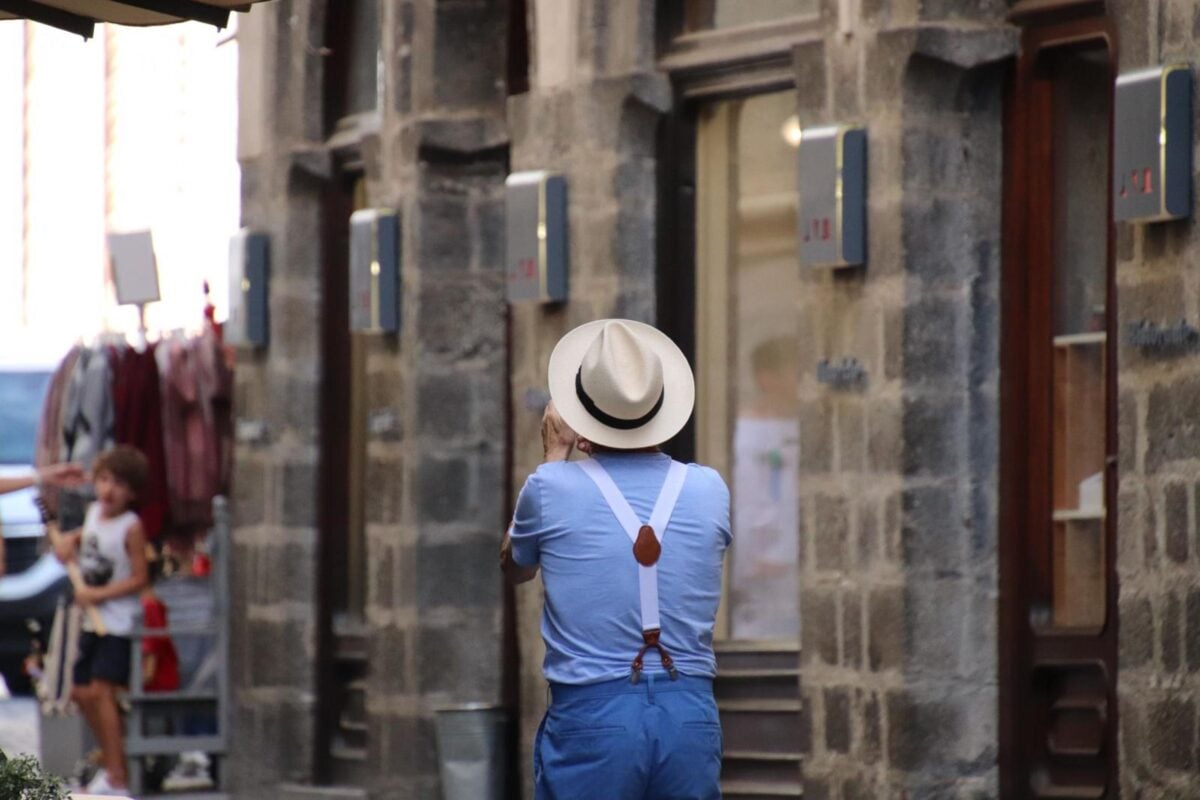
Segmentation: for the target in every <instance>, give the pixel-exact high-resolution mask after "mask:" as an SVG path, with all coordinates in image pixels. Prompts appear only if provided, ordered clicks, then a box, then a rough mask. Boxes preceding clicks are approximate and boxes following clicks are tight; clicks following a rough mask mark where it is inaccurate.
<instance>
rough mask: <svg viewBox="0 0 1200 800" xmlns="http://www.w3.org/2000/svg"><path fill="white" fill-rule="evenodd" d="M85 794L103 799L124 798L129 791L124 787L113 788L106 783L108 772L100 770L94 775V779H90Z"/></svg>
mask: <svg viewBox="0 0 1200 800" xmlns="http://www.w3.org/2000/svg"><path fill="white" fill-rule="evenodd" d="M87 793H88V794H95V795H100V796H103V797H125V796H126V795H128V794H129V789H127V788H126V787H124V786H122V787H120V788H117V787H116V786H113V785H112V784H111V783H109V781H108V770H105V769H102V770H100V771H99V772H97V773H96V777H94V778H92V780H91V783H89V784H88V785H87Z"/></svg>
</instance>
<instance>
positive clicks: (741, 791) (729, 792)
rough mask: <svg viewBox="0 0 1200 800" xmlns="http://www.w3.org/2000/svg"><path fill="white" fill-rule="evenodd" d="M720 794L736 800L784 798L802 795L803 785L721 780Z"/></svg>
mask: <svg viewBox="0 0 1200 800" xmlns="http://www.w3.org/2000/svg"><path fill="white" fill-rule="evenodd" d="M721 794H722V795H723V796H724V797H728V798H735V797H736V798H738V800H786V798H792V797H803V796H804V787H803V786H802V785H801V784H800V782H799V781H797V782H796V783H774V782H771V783H768V782H763V781H721Z"/></svg>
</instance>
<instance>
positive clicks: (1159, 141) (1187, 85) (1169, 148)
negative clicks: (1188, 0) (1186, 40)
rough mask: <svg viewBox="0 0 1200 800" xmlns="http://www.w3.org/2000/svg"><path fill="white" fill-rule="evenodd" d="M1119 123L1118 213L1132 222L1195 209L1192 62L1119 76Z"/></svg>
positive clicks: (1115, 157) (1116, 159) (1115, 212)
mask: <svg viewBox="0 0 1200 800" xmlns="http://www.w3.org/2000/svg"><path fill="white" fill-rule="evenodd" d="M1115 103H1116V107H1115V109H1114V114H1113V118H1114V123H1113V127H1114V129H1113V217H1114V218H1115V219H1117V220H1125V221H1129V222H1159V221H1162V220H1169V219H1182V218H1184V217H1188V216H1191V213H1192V68H1191V66H1190V65H1188V64H1170V65H1168V66H1162V67H1151V68H1149V69H1142V70H1137V71H1136V72H1127V73H1125V74H1124V75H1121V76H1120V77H1119V78H1117V90H1116V100H1115Z"/></svg>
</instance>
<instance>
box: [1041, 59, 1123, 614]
mask: <svg viewBox="0 0 1200 800" xmlns="http://www.w3.org/2000/svg"><path fill="white" fill-rule="evenodd" d="M1049 68H1050V69H1051V70H1052V71H1053V87H1054V88H1053V95H1052V96H1053V100H1052V102H1053V112H1052V113H1053V117H1052V119H1053V125H1054V135H1053V142H1052V147H1053V164H1054V167H1053V183H1054V189H1053V191H1054V219H1053V237H1054V239H1053V241H1054V274H1053V280H1052V285H1053V298H1052V312H1051V313H1052V323H1051V324H1052V330H1053V353H1054V355H1053V360H1052V364H1051V370H1052V376H1053V378H1052V380H1053V385H1052V395H1053V411H1052V413H1053V420H1052V426H1053V428H1052V430H1053V438H1052V442H1051V452H1052V455H1051V475H1052V480H1053V486H1052V490H1051V496H1052V498H1053V511H1052V513H1053V520H1052V524H1053V537H1052V538H1053V544H1052V547H1053V553H1052V563H1053V602H1052V624H1053V626H1054V627H1055V628H1065V629H1071V628H1075V629H1096V628H1100V627H1102V626H1103V625H1104V609H1105V594H1106V590H1105V557H1104V553H1105V536H1104V527H1105V524H1106V512H1107V509H1108V498H1106V497H1105V479H1104V476H1105V436H1106V429H1107V425H1106V407H1107V403H1108V402H1110V399H1109V398H1108V397H1107V386H1108V382H1107V379H1106V374H1105V372H1106V370H1105V365H1106V363H1107V357H1106V348H1107V347H1108V341H1107V335H1106V331H1107V329H1108V314H1109V309H1108V307H1107V277H1108V236H1107V231H1108V188H1109V187H1108V175H1109V144H1108V126H1109V105H1110V103H1111V96H1112V78H1111V74H1110V71H1109V64H1108V61H1107V54H1106V51H1104V50H1103V49H1098V48H1090V49H1077V50H1069V51H1066V52H1064V53H1062V54H1060V55H1056V56H1054V57H1053V61H1051V63H1050V64H1049Z"/></svg>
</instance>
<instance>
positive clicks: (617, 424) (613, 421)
mask: <svg viewBox="0 0 1200 800" xmlns="http://www.w3.org/2000/svg"><path fill="white" fill-rule="evenodd" d="M575 395H576V396H577V397H578V398H579V402H580V403H582V404H583V407H584V408H585V409H586V410H587V412H588V413H589V414H591V415H592V416H593V417H595V418H596V421H597V422H603V423H604V424H605V425H607V426H608V427H610V428H616V429H617V430H619V431H631V430H633V429H634V428H640V427H642V426H643V425H645V424H646V423H647V422H649V421H650V420H652V419H654V415H655V414H657V413H658V412H659V410H660V409H661V408H662V405H663V398H664V397H666V395H667V390H666V387H663V390H662V391H661V392H659V393H658V401H657V402H656V403H655V404H654V407H653V408H651V409H650V410H649V411H648V412H646V413H645V414H643V415H642V416H640V417H638V418H637V419H621V418H620V417H614V416H613V415H612V414H607V413H605V412H604V411H601V410H600V407H599V406H597V405H596V402H595V401H594V400H592V398H591V397H589V396H588V393H587V392H586V391H584V388H583V367H580V368H579V370H578V371H576V373H575Z"/></svg>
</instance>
